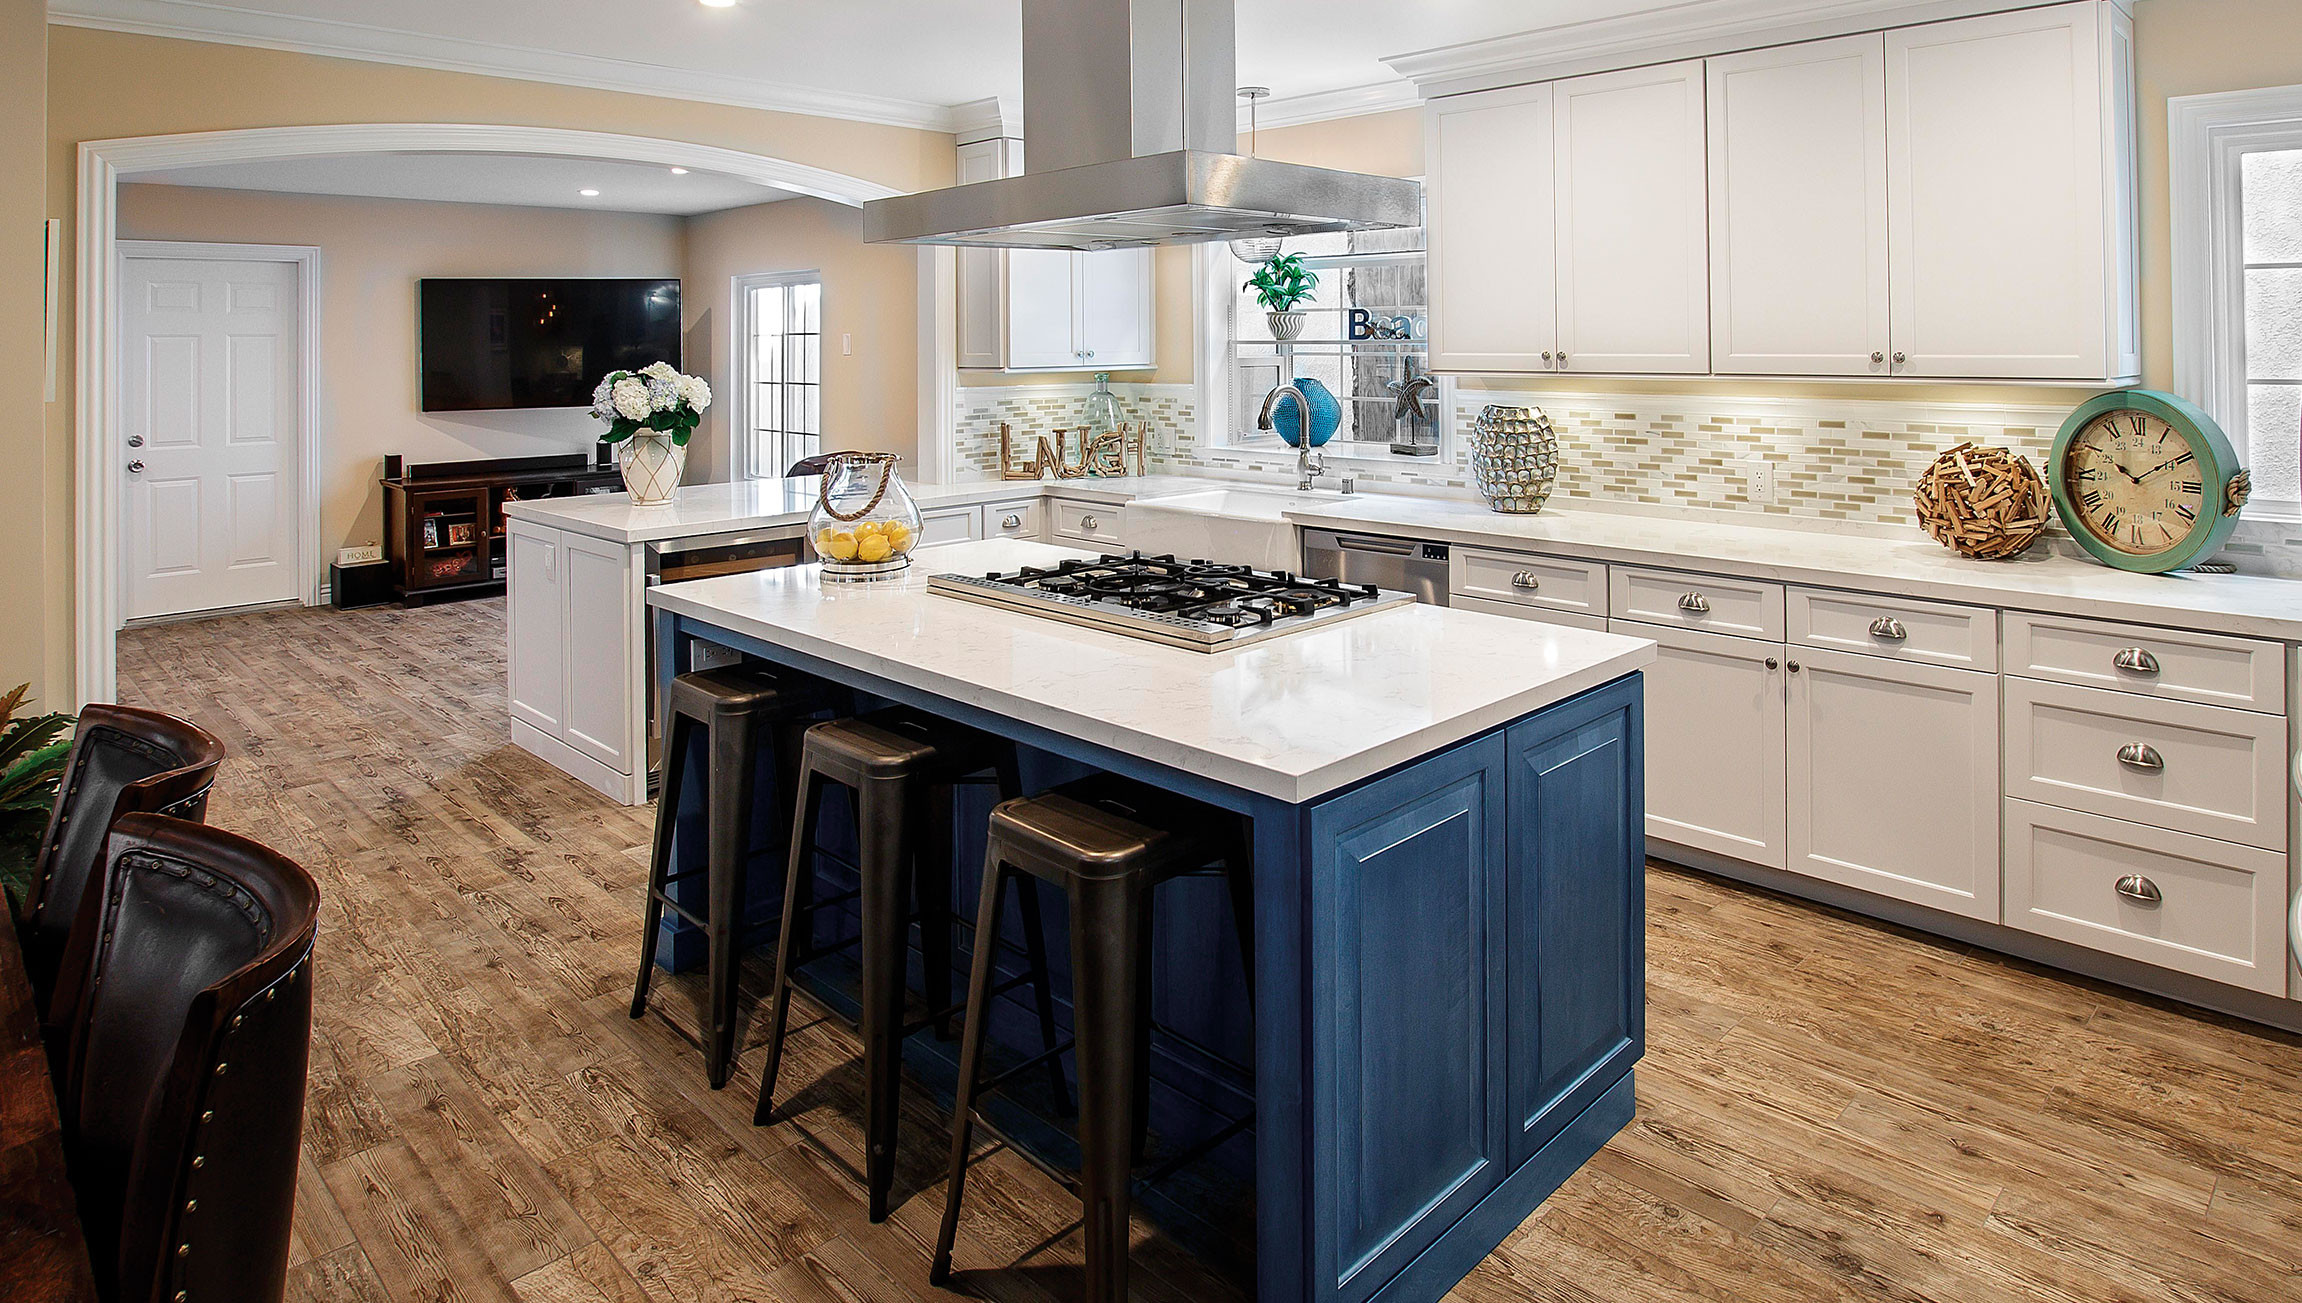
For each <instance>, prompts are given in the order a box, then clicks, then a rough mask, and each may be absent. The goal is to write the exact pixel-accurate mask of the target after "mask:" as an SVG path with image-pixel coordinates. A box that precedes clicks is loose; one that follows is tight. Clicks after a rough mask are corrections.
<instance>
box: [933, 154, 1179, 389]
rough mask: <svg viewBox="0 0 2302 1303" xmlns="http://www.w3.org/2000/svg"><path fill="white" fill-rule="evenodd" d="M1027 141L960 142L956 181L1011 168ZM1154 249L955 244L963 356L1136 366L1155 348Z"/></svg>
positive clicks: (1058, 365)
mask: <svg viewBox="0 0 2302 1303" xmlns="http://www.w3.org/2000/svg"><path fill="white" fill-rule="evenodd" d="M1022 170H1023V142H1022V141H1019V140H1014V139H1011V138H1004V137H1003V138H998V139H993V140H985V141H978V142H976V143H974V144H969V145H961V146H960V147H959V183H960V184H962V185H967V184H972V183H973V182H977V181H991V180H996V179H998V178H1000V177H1005V176H1014V175H1016V174H1018V173H1020V172H1021V171H1022ZM1151 271H1152V251H1151V250H1149V249H1113V250H1109V251H1107V252H1102V253H1072V252H1068V251H1065V250H1059V249H1044V250H1042V249H1012V250H1002V249H961V250H960V251H959V295H958V297H959V365H960V366H962V367H966V368H972V369H981V370H1004V371H1140V370H1145V369H1148V368H1150V367H1152V366H1155V365H1157V361H1158V359H1157V357H1156V355H1155V352H1154V335H1155V331H1154V328H1153V322H1154V316H1153V306H1152V305H1153V296H1152V283H1151Z"/></svg>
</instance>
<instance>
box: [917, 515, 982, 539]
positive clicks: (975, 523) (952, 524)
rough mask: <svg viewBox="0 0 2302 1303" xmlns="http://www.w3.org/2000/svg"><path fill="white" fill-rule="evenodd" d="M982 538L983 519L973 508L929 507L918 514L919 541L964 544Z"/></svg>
mask: <svg viewBox="0 0 2302 1303" xmlns="http://www.w3.org/2000/svg"><path fill="white" fill-rule="evenodd" d="M981 537H983V517H982V515H981V514H980V513H979V512H978V511H977V509H976V508H974V507H931V508H928V509H927V510H924V511H921V512H920V513H919V541H920V542H921V543H922V544H928V543H964V542H966V541H967V540H969V539H974V538H981Z"/></svg>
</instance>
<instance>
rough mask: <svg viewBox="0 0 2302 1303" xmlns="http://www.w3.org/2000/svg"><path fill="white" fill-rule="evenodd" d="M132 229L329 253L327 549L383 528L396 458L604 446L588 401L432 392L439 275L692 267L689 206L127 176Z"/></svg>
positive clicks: (153, 236) (324, 276)
mask: <svg viewBox="0 0 2302 1303" xmlns="http://www.w3.org/2000/svg"><path fill="white" fill-rule="evenodd" d="M119 225H120V238H121V239H123V240H199V241H210V242H215V243H221V244H308V245H315V246H317V247H318V248H319V250H320V293H321V306H320V351H321V358H320V428H319V431H318V436H319V440H320V539H319V543H320V549H321V559H322V561H323V562H324V561H326V560H327V559H328V558H329V557H332V556H334V555H335V550H336V549H337V548H339V547H342V546H343V545H345V544H347V543H373V542H379V541H381V540H382V538H383V490H382V489H380V488H378V487H377V485H376V477H377V476H378V475H379V474H381V473H382V462H383V458H384V455H385V454H386V453H395V452H396V453H403V454H405V455H406V456H407V458H408V459H409V460H410V461H458V460H462V459H465V458H473V457H529V456H537V455H541V454H544V453H565V452H589V451H590V450H591V447H592V442H593V441H594V440H595V439H597V438H598V437H599V434H600V423H599V422H597V421H595V420H593V419H592V418H591V416H590V415H589V414H588V413H586V412H583V411H566V410H555V411H517V412H432V413H427V412H423V411H420V410H418V408H417V394H416V281H417V279H418V278H420V277H424V276H678V275H679V274H680V265H681V245H682V234H683V232H682V222H681V219H679V218H677V217H656V216H643V215H638V214H631V213H592V212H574V211H569V210H566V209H557V208H498V207H490V206H487V205H484V204H435V203H418V202H414V201H410V200H404V199H347V198H339V197H336V196H330V195H283V194H266V193H263V192H261V191H255V190H208V189H199V188H196V187H191V186H172V185H167V186H162V185H123V186H121V187H120V220H119Z"/></svg>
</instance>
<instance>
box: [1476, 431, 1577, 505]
mask: <svg viewBox="0 0 2302 1303" xmlns="http://www.w3.org/2000/svg"><path fill="white" fill-rule="evenodd" d="M1558 478H1559V436H1558V435H1557V434H1556V433H1554V432H1553V431H1552V429H1551V418H1550V417H1548V416H1545V415H1543V409H1541V408H1539V407H1505V406H1503V405H1502V404H1500V403H1490V404H1488V405H1487V406H1486V407H1484V408H1481V409H1480V411H1479V419H1478V420H1477V421H1475V422H1473V423H1472V425H1471V482H1472V483H1474V484H1476V485H1478V488H1479V495H1480V496H1481V497H1484V498H1485V499H1486V500H1487V505H1488V506H1490V507H1493V508H1494V509H1495V510H1497V511H1504V512H1510V513H1513V514H1516V515H1525V516H1531V515H1533V514H1534V513H1536V512H1538V511H1541V510H1542V509H1543V504H1544V503H1545V502H1547V501H1549V500H1550V496H1551V486H1552V485H1553V484H1555V483H1557V482H1558Z"/></svg>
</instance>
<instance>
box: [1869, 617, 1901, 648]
mask: <svg viewBox="0 0 2302 1303" xmlns="http://www.w3.org/2000/svg"><path fill="white" fill-rule="evenodd" d="M1870 636H1871V637H1873V638H1884V639H1886V640H1887V641H1888V642H1901V641H1902V640H1903V639H1905V638H1908V637H1909V636H1910V631H1909V630H1907V629H1904V628H1903V627H1902V621H1900V620H1897V619H1895V618H1894V617H1893V616H1891V615H1882V616H1880V617H1878V618H1877V619H1875V620H1873V621H1871V622H1870Z"/></svg>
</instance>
